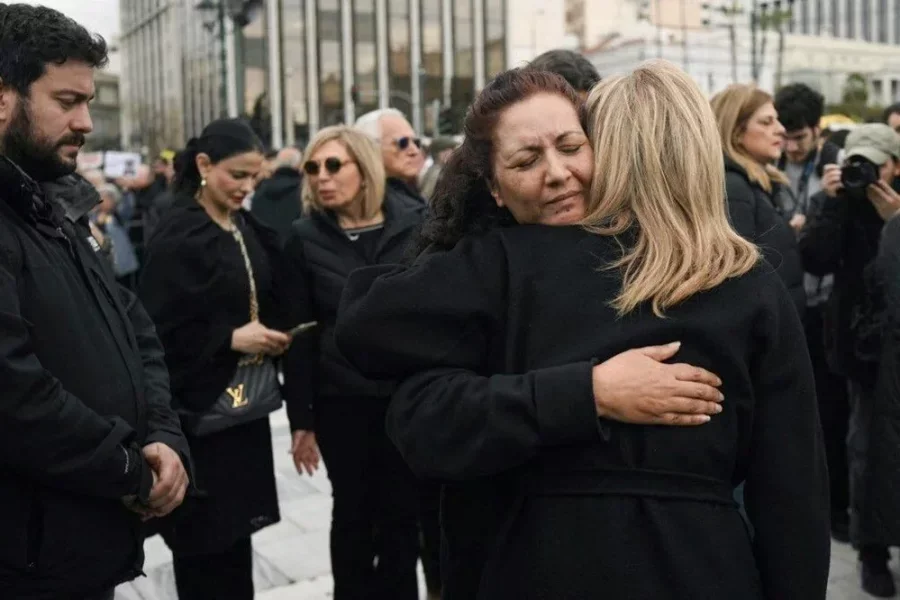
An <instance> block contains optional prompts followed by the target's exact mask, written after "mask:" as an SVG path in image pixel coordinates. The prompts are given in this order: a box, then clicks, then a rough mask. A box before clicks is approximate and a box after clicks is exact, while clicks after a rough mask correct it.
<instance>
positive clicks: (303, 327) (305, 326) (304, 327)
mask: <svg viewBox="0 0 900 600" xmlns="http://www.w3.org/2000/svg"><path fill="white" fill-rule="evenodd" d="M318 324H319V322H318V321H309V322H307V323H300V324H299V325H297V326H296V327H293V328H291V329H289V330H287V331H285V333H286V334H287V335H288V337H290V338H291V339H293V338H295V337H297V336H298V335H299V334H301V333H303V332H304V331H309V330H310V329H312V328H313V327H315V326H316V325H318Z"/></svg>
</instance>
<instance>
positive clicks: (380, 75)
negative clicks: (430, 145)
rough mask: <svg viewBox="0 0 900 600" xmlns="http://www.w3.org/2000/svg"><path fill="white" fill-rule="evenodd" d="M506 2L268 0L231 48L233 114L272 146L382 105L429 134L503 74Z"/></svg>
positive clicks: (297, 139)
mask: <svg viewBox="0 0 900 600" xmlns="http://www.w3.org/2000/svg"><path fill="white" fill-rule="evenodd" d="M508 1H509V0H280V1H278V2H267V3H265V4H264V6H263V10H260V11H258V12H257V13H256V14H255V15H254V18H253V19H252V20H251V21H250V22H249V23H248V24H247V25H246V27H244V28H243V30H242V31H241V32H240V36H239V37H240V39H239V41H238V43H237V46H238V48H239V50H238V52H237V54H238V61H237V64H238V68H239V69H240V70H241V71H242V73H241V76H240V77H238V78H236V79H239V80H240V81H239V82H238V87H239V88H240V89H239V90H238V96H239V98H240V99H241V100H242V102H241V106H240V112H241V113H242V114H244V115H245V116H248V117H249V118H250V119H251V121H252V122H253V123H254V124H255V126H258V129H259V130H260V131H261V132H262V133H263V134H264V135H265V134H266V133H268V132H270V131H271V137H270V138H269V139H267V140H266V141H268V142H269V143H270V144H271V145H273V146H279V145H283V144H302V143H304V142H305V141H306V140H308V139H309V137H310V135H311V134H312V133H314V132H315V131H317V130H319V129H321V128H322V127H326V126H328V125H334V124H338V123H352V122H353V121H354V120H355V119H356V117H358V116H360V115H361V114H363V113H365V112H368V111H370V110H374V109H376V108H385V107H389V106H390V107H394V108H397V109H399V110H401V111H403V112H404V113H405V114H407V115H408V116H409V118H410V121H411V122H412V124H413V126H414V128H415V129H416V130H417V131H420V132H422V133H425V134H430V133H433V132H434V129H435V124H436V123H437V120H438V115H439V113H440V110H441V109H442V108H446V107H451V108H454V109H456V108H458V107H462V108H463V109H464V108H465V107H466V106H468V104H469V102H471V100H472V98H473V97H474V94H475V91H476V90H478V89H480V88H481V87H482V86H483V85H484V83H485V81H486V80H487V79H489V78H490V77H492V76H493V75H495V74H496V73H498V72H500V71H502V70H503V69H505V68H506V66H507V64H508V49H507V45H508V44H507V31H506V26H505V19H506V14H507V9H508V8H507V3H508ZM273 36H275V39H273ZM276 74H278V75H276ZM273 75H274V76H273ZM456 116H457V117H458V119H461V117H462V111H461V110H460V111H459V114H458V115H456Z"/></svg>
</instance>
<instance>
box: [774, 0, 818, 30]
mask: <svg viewBox="0 0 900 600" xmlns="http://www.w3.org/2000/svg"><path fill="white" fill-rule="evenodd" d="M810 2H811V0H800V32H801V33H803V34H809V33H810V31H811V30H812V28H811V27H810V22H809V3H810ZM784 6H785V9H788V10H790V5H789V4H787V3H786V2H785V4H784ZM775 8H776V10H782V4H781V3H780V2H778V3H776V4H775ZM796 10H797V9H796V8H795V9H793V12H794V16H796V15H797V12H796ZM794 20H795V19H794V18H791V20H790V22H791V26H792V28H791V31H793V25H794Z"/></svg>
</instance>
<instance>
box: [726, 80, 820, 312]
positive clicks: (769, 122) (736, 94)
mask: <svg viewBox="0 0 900 600" xmlns="http://www.w3.org/2000/svg"><path fill="white" fill-rule="evenodd" d="M711 102H712V107H713V112H714V113H715V115H716V121H717V122H718V126H719V137H720V138H721V140H722V147H723V150H724V153H725V186H726V190H725V195H726V198H727V203H728V212H729V214H730V215H731V224H732V226H733V227H734V228H735V230H736V231H737V232H738V233H739V234H741V235H742V236H743V237H744V238H746V239H748V240H750V241H751V242H753V243H754V244H756V245H758V246H759V247H760V249H761V250H762V252H763V255H764V256H765V258H766V260H768V261H769V263H770V264H771V265H772V266H773V267H775V270H776V271H777V273H778V275H779V276H780V277H781V279H782V281H784V284H785V285H786V286H787V288H788V291H789V292H790V293H791V298H792V299H793V301H794V306H796V307H797V311H798V312H799V313H800V315H801V316H802V315H803V313H804V312H805V310H806V292H805V291H804V288H803V263H802V261H801V258H800V250H799V248H798V246H797V236H796V234H795V232H794V230H799V229H800V228H802V226H803V223H804V218H803V216H802V215H799V214H796V215H795V214H794V212H795V209H796V207H795V202H794V198H793V193H792V192H791V188H790V185H789V182H788V178H787V175H785V174H784V173H782V172H781V171H779V170H778V169H777V168H776V167H775V165H774V164H773V163H774V161H776V160H778V158H779V157H780V156H781V152H782V146H783V143H784V127H783V126H782V125H781V123H780V122H779V121H778V112H777V111H776V110H775V104H774V102H773V99H772V96H770V95H769V94H767V93H766V92H764V91H762V90H760V89H758V88H757V87H756V86H754V85H750V84H734V85H730V86H728V87H727V88H726V89H725V90H724V91H722V92H720V93H718V94H716V95H715V96H713V98H712V101H711ZM792 228H793V229H792Z"/></svg>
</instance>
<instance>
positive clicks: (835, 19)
mask: <svg viewBox="0 0 900 600" xmlns="http://www.w3.org/2000/svg"><path fill="white" fill-rule="evenodd" d="M840 5H841V0H831V35H832V36H833V37H839V36H840V35H841V6H840Z"/></svg>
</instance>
